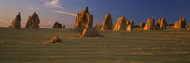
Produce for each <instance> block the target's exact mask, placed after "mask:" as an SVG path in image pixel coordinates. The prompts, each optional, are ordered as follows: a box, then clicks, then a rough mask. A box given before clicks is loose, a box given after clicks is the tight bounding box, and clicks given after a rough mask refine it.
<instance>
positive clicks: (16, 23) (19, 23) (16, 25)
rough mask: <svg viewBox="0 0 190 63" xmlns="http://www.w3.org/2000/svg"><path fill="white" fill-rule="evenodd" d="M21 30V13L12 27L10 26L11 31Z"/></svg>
mask: <svg viewBox="0 0 190 63" xmlns="http://www.w3.org/2000/svg"><path fill="white" fill-rule="evenodd" d="M20 28H21V15H20V12H19V14H18V15H17V16H16V17H15V19H14V20H13V21H12V24H11V26H9V29H20Z"/></svg>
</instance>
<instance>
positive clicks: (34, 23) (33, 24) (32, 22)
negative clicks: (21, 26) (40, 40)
mask: <svg viewBox="0 0 190 63" xmlns="http://www.w3.org/2000/svg"><path fill="white" fill-rule="evenodd" d="M39 23H40V19H39V17H38V14H36V12H34V13H33V15H32V16H29V18H28V21H27V23H26V26H25V28H39Z"/></svg>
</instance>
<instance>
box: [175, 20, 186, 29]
mask: <svg viewBox="0 0 190 63" xmlns="http://www.w3.org/2000/svg"><path fill="white" fill-rule="evenodd" d="M174 27H175V28H180V29H181V28H185V27H186V18H180V20H179V21H176V22H175V26H174Z"/></svg>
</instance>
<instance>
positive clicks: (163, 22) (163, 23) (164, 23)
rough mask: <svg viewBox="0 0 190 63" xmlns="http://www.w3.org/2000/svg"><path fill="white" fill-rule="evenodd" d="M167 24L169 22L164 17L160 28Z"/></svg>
mask: <svg viewBox="0 0 190 63" xmlns="http://www.w3.org/2000/svg"><path fill="white" fill-rule="evenodd" d="M166 26H167V22H166V20H165V18H162V20H161V23H160V28H166Z"/></svg>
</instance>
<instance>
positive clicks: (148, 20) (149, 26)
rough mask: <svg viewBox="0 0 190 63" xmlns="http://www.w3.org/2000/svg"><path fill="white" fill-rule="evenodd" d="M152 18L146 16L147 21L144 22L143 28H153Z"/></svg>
mask: <svg viewBox="0 0 190 63" xmlns="http://www.w3.org/2000/svg"><path fill="white" fill-rule="evenodd" d="M154 23H155V22H154V19H152V20H151V19H150V18H148V19H147V22H146V25H145V27H144V30H151V29H153V28H154Z"/></svg>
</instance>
